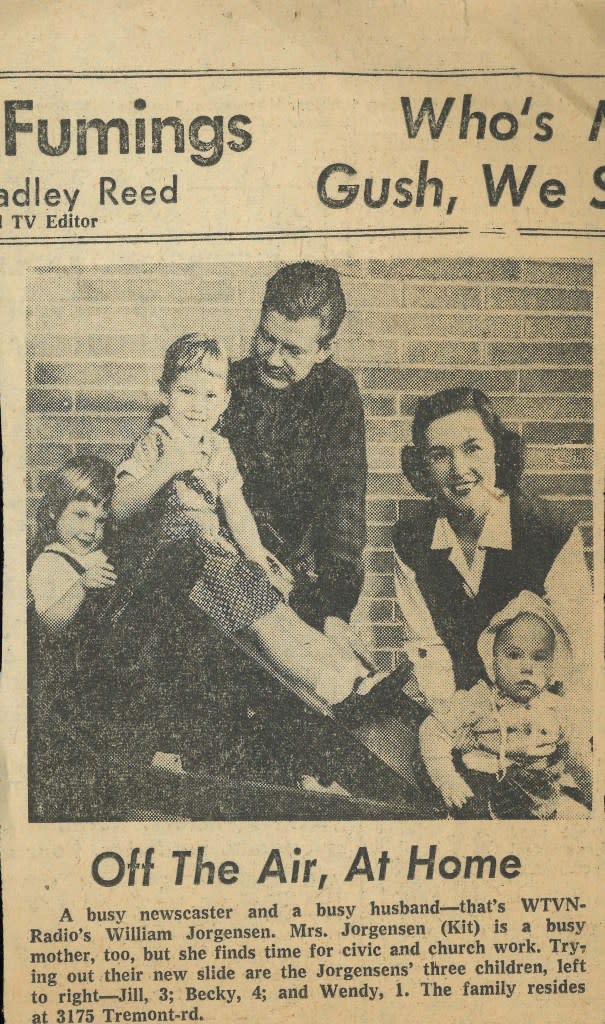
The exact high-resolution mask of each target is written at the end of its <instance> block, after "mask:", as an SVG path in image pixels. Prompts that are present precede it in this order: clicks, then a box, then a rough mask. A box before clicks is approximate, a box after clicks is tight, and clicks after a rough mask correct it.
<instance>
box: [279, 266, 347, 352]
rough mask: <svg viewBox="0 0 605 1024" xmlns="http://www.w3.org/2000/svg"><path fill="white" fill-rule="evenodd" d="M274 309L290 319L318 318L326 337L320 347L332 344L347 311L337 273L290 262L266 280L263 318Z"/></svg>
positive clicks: (329, 269)
mask: <svg viewBox="0 0 605 1024" xmlns="http://www.w3.org/2000/svg"><path fill="white" fill-rule="evenodd" d="M271 310H275V312H276V313H281V315H282V316H285V317H286V318H287V319H288V320H300V319H301V317H304V316H315V317H319V320H320V323H321V326H322V329H323V331H324V336H323V337H322V338H321V339H320V341H319V347H320V348H326V346H327V345H328V344H329V343H330V342H331V341H332V338H333V337H334V335H335V334H336V332H337V330H338V328H339V327H340V325H341V323H342V321H343V319H344V315H345V313H346V310H347V306H346V302H345V297H344V293H343V290H342V286H341V283H340V277H339V275H338V271H336V270H334V269H333V268H332V267H324V266H323V265H322V264H321V263H309V262H303V263H289V264H288V265H287V266H285V267H281V268H280V269H279V270H278V271H277V273H275V274H274V275H273V277H272V278H270V280H269V281H267V287H266V290H265V297H264V299H263V305H262V310H261V316H265V314H266V313H269V312H270V311H271Z"/></svg>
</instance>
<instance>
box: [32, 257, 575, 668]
mask: <svg viewBox="0 0 605 1024" xmlns="http://www.w3.org/2000/svg"><path fill="white" fill-rule="evenodd" d="M332 265H334V266H336V268H337V269H338V270H339V271H340V273H341V277H342V282H343V287H344V289H345V294H346V297H347V306H348V313H347V318H346V320H345V322H344V324H343V326H342V328H341V331H340V333H339V335H338V339H337V346H338V347H337V358H338V360H339V361H340V362H341V363H343V364H344V365H346V366H349V367H350V368H351V369H352V370H353V371H354V373H355V375H356V377H357V380H358V381H359V384H360V387H361V390H362V395H363V400H364V407H365V412H366V421H367V432H368V458H369V463H370V479H369V487H368V506H367V507H368V540H369V543H368V549H367V552H366V573H367V576H366V584H365V587H364V592H363V594H362V598H361V600H360V603H359V606H358V609H357V611H356V616H355V618H356V622H357V624H358V626H359V628H361V629H362V630H363V632H364V634H365V637H366V640H367V642H368V644H369V646H370V647H371V649H372V651H373V654H374V657H375V659H376V661H377V662H378V663H379V664H380V665H381V666H384V667H390V666H392V665H393V664H394V663H396V660H397V657H398V652H399V651H400V649H401V644H402V642H403V636H402V630H401V626H400V625H399V624H398V614H397V609H396V606H395V601H394V591H393V579H392V566H393V558H392V552H391V545H390V533H391V528H392V524H393V523H394V521H395V519H396V516H397V512H398V508H399V506H400V505H401V504H403V503H406V504H409V503H410V502H413V503H416V504H417V505H418V507H419V508H421V507H422V499H420V498H419V497H418V495H416V494H414V492H413V491H412V489H411V487H410V486H409V485H408V484H407V482H406V481H404V480H403V478H402V476H401V474H400V449H401V445H402V444H405V443H408V442H409V440H410V431H411V417H412V415H413V412H414V408H415V405H416V402H417V399H418V396H420V395H426V394H430V393H431V392H432V391H434V390H436V389H438V388H441V387H446V386H453V385H457V384H474V385H476V386H478V387H481V388H483V389H484V390H485V391H486V392H487V393H488V394H490V395H491V396H493V398H494V402H495V405H496V407H497V408H498V410H499V411H500V413H501V415H502V416H503V417H504V418H505V420H506V421H507V422H508V423H509V424H510V425H511V426H512V427H514V428H515V429H517V430H519V431H520V432H521V433H522V435H523V436H524V438H525V440H526V442H527V444H528V449H527V467H526V479H525V485H526V487H527V489H528V490H529V491H530V492H531V493H533V494H539V495H542V496H544V497H545V498H546V499H547V500H548V501H549V502H552V503H553V504H554V505H556V507H557V509H558V510H559V511H560V512H562V513H563V515H564V517H565V519H566V520H567V521H568V522H569V523H573V524H575V523H580V524H581V526H582V532H583V536H584V540H585V544H586V549H587V554H588V556H589V557H590V555H591V545H592V531H591V519H592V510H591V479H592V478H591V473H592V447H591V445H592V378H591V363H592V266H591V264H590V263H589V262H588V261H580V260H578V261H569V260H568V261H557V260H552V261H543V260H536V261H526V260H510V259H479V260H477V259H469V258H464V259H415V260H413V259H404V260H389V261H385V260H369V261H362V260H355V261H348V262H341V263H338V262H335V263H333V264H332ZM275 269H277V264H273V263H264V264H260V263H258V264H252V265H251V264H213V265H203V264H178V263H173V264H163V265H159V264H150V265H145V264H137V265H123V266H107V267H103V266H99V267H90V266H89V267H57V268H52V267H45V268H40V269H36V268H33V269H31V270H30V271H29V274H28V288H27V298H28V303H27V304H28V318H27V322H28V353H29V364H28V381H29V382H30V387H29V391H28V402H27V407H28V470H29V472H28V485H29V494H28V512H29V515H30V525H32V524H33V517H34V516H35V510H36V506H37V502H38V501H39V498H40V488H41V487H42V486H43V483H44V479H45V475H46V474H47V473H48V472H49V470H52V469H54V468H56V467H57V466H60V465H61V464H62V463H63V462H64V461H65V459H66V458H68V457H69V455H71V454H74V453H76V452H91V451H94V452H97V453H98V454H100V455H103V456H105V457H106V458H109V459H110V460H111V461H113V462H117V461H118V460H119V459H120V458H121V456H122V453H123V452H124V451H125V449H126V448H127V446H128V445H129V443H130V442H131V441H133V440H134V439H135V438H136V437H137V436H138V434H139V433H140V432H141V430H142V429H143V427H144V424H145V422H146V416H147V412H148V410H149V409H150V408H151V407H152V406H153V405H154V404H155V403H156V402H157V400H158V397H159V396H158V392H157V378H158V375H159V370H160V365H161V361H162V357H163V353H164V350H165V348H166V346H167V345H168V344H169V343H170V342H171V341H173V340H174V339H175V338H177V337H178V336H179V335H180V334H184V333H186V332H188V331H195V330H197V331H200V332H201V333H204V334H207V335H211V336H215V337H217V338H218V339H219V340H220V341H221V342H222V343H223V345H224V347H225V348H226V350H227V352H228V353H229V355H231V356H232V357H235V358H237V357H238V356H241V355H243V354H245V353H246V351H247V349H248V344H249V339H250V336H251V334H252V332H253V330H254V328H255V326H256V323H257V318H258V314H259V310H260V305H261V300H262V296H263V291H264V285H265V282H266V280H267V278H268V277H269V276H270V275H271V274H272V273H273V271H274V270H275Z"/></svg>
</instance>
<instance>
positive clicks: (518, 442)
mask: <svg viewBox="0 0 605 1024" xmlns="http://www.w3.org/2000/svg"><path fill="white" fill-rule="evenodd" d="M464 410H468V411H470V412H476V413H477V414H478V415H479V416H480V417H481V421H482V423H483V426H484V427H485V429H486V430H487V432H488V434H490V435H491V436H492V437H493V439H494V444H495V446H496V486H497V487H501V488H502V490H504V491H508V492H510V491H514V490H516V489H517V488H518V486H519V480H520V477H521V473H522V472H523V441H522V439H521V437H520V436H519V434H517V433H515V431H514V430H509V429H508V427H505V426H504V424H503V422H502V420H501V419H500V417H499V416H498V413H497V412H496V410H495V409H494V407H493V405H492V403H491V401H490V399H489V398H488V397H487V395H485V394H484V393H483V391H479V389H478V388H467V387H463V388H445V389H444V390H443V391H437V392H436V393H435V394H434V395H430V396H429V397H428V398H421V399H420V401H419V402H418V405H417V406H416V412H415V413H414V421H413V423H412V440H413V442H414V444H413V445H406V446H405V447H404V448H402V450H401V468H402V470H403V473H404V475H405V476H406V477H407V478H408V480H409V481H410V483H411V484H412V486H413V487H414V488H415V490H417V491H419V492H420V494H425V495H428V496H429V497H432V496H433V492H432V488H431V487H430V485H429V482H428V480H427V475H426V462H425V447H426V433H427V430H428V428H429V427H430V425H431V423H434V422H435V420H439V419H442V417H443V416H449V415H450V414H451V413H453V412H462V411H464Z"/></svg>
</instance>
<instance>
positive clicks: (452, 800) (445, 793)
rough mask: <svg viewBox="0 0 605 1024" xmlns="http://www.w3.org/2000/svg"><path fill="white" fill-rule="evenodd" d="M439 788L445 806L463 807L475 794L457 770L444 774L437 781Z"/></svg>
mask: <svg viewBox="0 0 605 1024" xmlns="http://www.w3.org/2000/svg"><path fill="white" fill-rule="evenodd" d="M439 790H440V792H441V796H442V797H443V799H444V800H445V802H446V804H447V806H448V807H455V808H461V807H464V805H465V804H466V803H468V801H469V800H471V799H472V798H473V797H474V795H475V794H474V793H473V791H472V789H471V788H470V786H467V784H466V782H465V781H464V779H463V778H462V776H461V775H458V772H451V774H448V775H445V776H444V777H443V778H442V779H441V780H440V782H439Z"/></svg>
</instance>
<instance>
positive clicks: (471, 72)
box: [0, 68, 605, 79]
mask: <svg viewBox="0 0 605 1024" xmlns="http://www.w3.org/2000/svg"><path fill="white" fill-rule="evenodd" d="M464 76H469V77H476V78H481V77H483V78H490V77H491V78H499V77H509V78H527V77H533V78H557V79H558V78H564V79H565V78H580V79H600V78H604V77H605V75H604V74H602V73H599V72H581V73H572V72H569V73H568V72H563V71H522V70H518V69H516V68H494V69H489V68H452V69H449V70H446V71H443V70H431V69H430V68H422V69H413V68H410V69H408V70H406V69H405V68H384V69H382V70H376V71H319V70H318V71H305V70H302V69H296V68H283V69H269V68H248V69H246V70H233V69H227V68H225V69H220V68H208V69H207V70H201V69H193V68H191V69H180V68H172V69H168V68H148V69H147V70H140V71H136V70H131V69H126V70H116V71H75V70H57V71H52V70H43V69H38V70H35V71H21V70H14V71H0V78H6V79H11V78H44V79H46V78H96V79H103V78H108V79H111V78H121V79H129V78H134V79H136V78H250V77H268V78H271V77H276V78H279V77H299V78H401V77H407V78H459V77H464Z"/></svg>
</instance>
